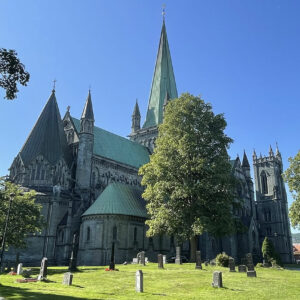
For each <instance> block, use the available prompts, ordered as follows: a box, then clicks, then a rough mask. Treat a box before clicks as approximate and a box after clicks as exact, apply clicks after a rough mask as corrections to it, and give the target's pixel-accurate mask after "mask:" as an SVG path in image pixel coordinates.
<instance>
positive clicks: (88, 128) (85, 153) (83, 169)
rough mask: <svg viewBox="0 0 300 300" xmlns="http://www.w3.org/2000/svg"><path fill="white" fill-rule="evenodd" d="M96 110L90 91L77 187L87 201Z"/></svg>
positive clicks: (83, 119)
mask: <svg viewBox="0 0 300 300" xmlns="http://www.w3.org/2000/svg"><path fill="white" fill-rule="evenodd" d="M94 121H95V120H94V112H93V105H92V99H91V92H90V91H89V93H88V96H87V99H86V102H85V106H84V109H83V112H82V115H81V119H80V132H79V144H78V154H77V168H76V187H77V190H79V191H80V193H81V194H82V196H83V198H84V200H85V201H87V202H89V195H90V187H91V168H92V155H93V147H94Z"/></svg>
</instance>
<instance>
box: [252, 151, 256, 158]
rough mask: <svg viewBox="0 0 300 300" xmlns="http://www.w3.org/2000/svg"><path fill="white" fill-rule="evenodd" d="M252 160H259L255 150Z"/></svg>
mask: <svg viewBox="0 0 300 300" xmlns="http://www.w3.org/2000/svg"><path fill="white" fill-rule="evenodd" d="M252 158H253V160H255V159H257V155H256V152H255V149H253V154H252Z"/></svg>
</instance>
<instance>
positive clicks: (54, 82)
mask: <svg viewBox="0 0 300 300" xmlns="http://www.w3.org/2000/svg"><path fill="white" fill-rule="evenodd" d="M56 81H57V80H56V79H54V80H53V89H52V91H53V92H55V85H56Z"/></svg>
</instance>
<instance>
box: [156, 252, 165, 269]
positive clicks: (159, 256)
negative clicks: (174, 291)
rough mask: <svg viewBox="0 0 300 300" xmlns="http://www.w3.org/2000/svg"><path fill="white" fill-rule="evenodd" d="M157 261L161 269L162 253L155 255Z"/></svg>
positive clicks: (162, 265)
mask: <svg viewBox="0 0 300 300" xmlns="http://www.w3.org/2000/svg"><path fill="white" fill-rule="evenodd" d="M157 263H158V268H159V269H163V268H164V262H163V256H162V254H158V255H157Z"/></svg>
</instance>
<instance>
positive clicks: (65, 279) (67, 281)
mask: <svg viewBox="0 0 300 300" xmlns="http://www.w3.org/2000/svg"><path fill="white" fill-rule="evenodd" d="M72 281H73V274H72V273H71V272H67V273H65V274H64V277H63V282H62V284H65V285H72Z"/></svg>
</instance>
